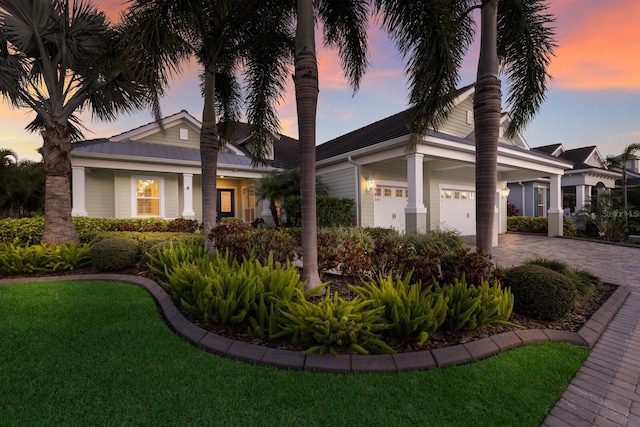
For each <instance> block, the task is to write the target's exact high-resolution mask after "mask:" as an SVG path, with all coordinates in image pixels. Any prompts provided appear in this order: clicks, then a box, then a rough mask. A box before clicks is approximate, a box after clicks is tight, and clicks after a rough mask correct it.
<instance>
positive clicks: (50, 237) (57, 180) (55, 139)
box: [42, 124, 80, 245]
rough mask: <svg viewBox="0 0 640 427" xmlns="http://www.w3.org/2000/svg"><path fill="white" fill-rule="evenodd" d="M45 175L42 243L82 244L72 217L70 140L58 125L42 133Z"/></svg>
mask: <svg viewBox="0 0 640 427" xmlns="http://www.w3.org/2000/svg"><path fill="white" fill-rule="evenodd" d="M42 137H43V140H44V142H43V147H42V150H43V152H42V158H43V159H44V172H45V190H44V192H45V199H44V231H43V233H42V243H45V244H47V245H56V244H61V243H66V242H74V243H79V242H80V239H79V238H78V233H77V232H76V229H75V227H74V225H73V219H72V217H71V185H70V180H69V175H70V173H71V156H70V151H71V137H70V136H69V130H68V129H67V127H66V126H63V125H60V124H58V125H56V126H55V127H49V128H47V129H46V130H44V131H43V132H42Z"/></svg>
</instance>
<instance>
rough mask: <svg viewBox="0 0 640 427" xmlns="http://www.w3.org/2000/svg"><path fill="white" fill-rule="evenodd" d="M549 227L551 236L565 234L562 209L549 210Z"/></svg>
mask: <svg viewBox="0 0 640 427" xmlns="http://www.w3.org/2000/svg"><path fill="white" fill-rule="evenodd" d="M548 221H549V225H548V229H549V237H555V236H562V234H563V215H562V211H559V212H552V211H551V210H549V212H548Z"/></svg>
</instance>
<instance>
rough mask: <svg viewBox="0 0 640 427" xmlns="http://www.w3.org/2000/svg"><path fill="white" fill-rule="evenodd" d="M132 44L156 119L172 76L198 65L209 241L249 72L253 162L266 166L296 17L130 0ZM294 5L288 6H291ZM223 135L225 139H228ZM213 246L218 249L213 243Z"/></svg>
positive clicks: (271, 8)
mask: <svg viewBox="0 0 640 427" xmlns="http://www.w3.org/2000/svg"><path fill="white" fill-rule="evenodd" d="M129 3H130V6H129V9H128V11H127V13H126V23H127V27H128V29H129V31H128V43H129V44H131V45H134V46H138V47H139V49H140V52H139V57H140V61H139V64H138V67H137V68H138V69H140V70H141V71H142V73H143V74H145V75H147V76H148V82H149V86H150V87H151V88H152V95H153V101H154V104H153V105H154V108H153V110H154V114H155V115H156V118H157V119H158V120H159V118H160V108H159V97H160V96H161V95H162V94H163V92H164V90H165V88H166V86H167V83H168V79H169V76H170V75H171V74H172V73H175V72H177V71H178V70H179V67H180V64H182V63H186V62H187V61H188V60H189V59H191V58H194V59H195V60H196V62H197V64H198V66H199V67H200V70H201V74H200V80H201V86H202V95H203V98H204V107H203V111H202V128H201V131H200V161H201V167H202V212H203V218H202V222H203V226H204V231H205V233H204V235H205V236H207V237H208V236H209V235H210V231H211V229H212V228H213V226H214V225H215V223H216V185H217V183H216V176H217V173H216V171H217V162H218V153H219V150H220V148H221V145H222V144H223V143H224V140H225V139H227V138H226V137H228V136H229V135H231V133H232V131H233V124H234V123H236V122H237V120H238V119H239V117H240V100H241V87H240V84H239V75H240V73H244V75H245V77H246V80H247V86H246V88H245V89H246V96H247V99H248V101H249V102H248V110H247V118H248V121H249V123H250V137H251V139H252V151H253V153H252V154H253V157H252V158H253V161H254V162H256V163H265V162H266V157H267V152H268V146H269V144H271V138H272V135H273V134H275V133H277V132H278V129H279V124H278V120H277V117H276V112H275V102H276V101H277V99H278V97H279V96H280V95H279V93H280V91H281V90H282V88H283V87H284V84H285V79H286V78H287V77H288V76H289V70H288V68H287V64H289V63H290V60H291V57H292V34H291V26H292V17H293V15H292V11H291V8H290V7H288V5H284V4H282V2H279V1H275V0H251V1H246V0H230V1H204V0H200V1H198V0H193V1H174V0H130V2H129ZM283 6H287V7H283ZM221 134H222V136H223V137H225V138H222V139H221V137H220V136H221ZM206 242H207V246H208V247H209V248H210V249H212V248H213V244H212V242H211V241H210V240H209V239H208V238H207V239H206Z"/></svg>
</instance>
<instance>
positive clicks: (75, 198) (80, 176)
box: [71, 166, 89, 216]
mask: <svg viewBox="0 0 640 427" xmlns="http://www.w3.org/2000/svg"><path fill="white" fill-rule="evenodd" d="M84 174H85V169H84V167H83V166H72V167H71V196H72V206H73V207H72V209H71V215H73V216H89V213H87V208H86V203H85V179H84Z"/></svg>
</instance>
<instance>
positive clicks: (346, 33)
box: [293, 0, 369, 289]
mask: <svg viewBox="0 0 640 427" xmlns="http://www.w3.org/2000/svg"><path fill="white" fill-rule="evenodd" d="M368 3H369V2H368V1H367V0H350V1H344V0H318V1H317V2H316V4H315V6H316V10H317V12H318V15H319V19H320V20H321V21H322V23H323V26H322V28H323V30H324V42H325V45H329V46H332V47H337V48H338V51H339V54H340V62H341V65H342V67H343V68H344V70H345V74H346V77H347V79H348V80H349V83H350V84H351V87H352V88H353V90H354V92H355V91H357V89H358V87H359V85H360V79H361V78H362V75H363V73H364V70H365V68H366V65H367V38H366V37H367V33H366V29H367V15H368V12H369V11H368ZM297 18H298V19H297V24H296V48H295V62H294V64H295V65H294V68H295V74H294V79H293V80H294V83H295V96H296V106H297V112H298V139H299V150H300V155H299V159H300V196H301V197H302V206H301V208H302V264H303V266H302V267H303V270H302V278H303V280H305V281H306V282H307V284H306V289H312V288H314V287H317V286H320V284H321V280H320V276H319V274H318V236H317V229H316V187H315V182H316V180H315V176H316V169H315V160H316V151H315V150H316V110H317V106H318V90H319V89H318V82H319V73H318V62H317V56H316V43H315V34H314V30H315V22H316V20H315V19H314V18H315V17H314V1H313V0H297Z"/></svg>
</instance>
